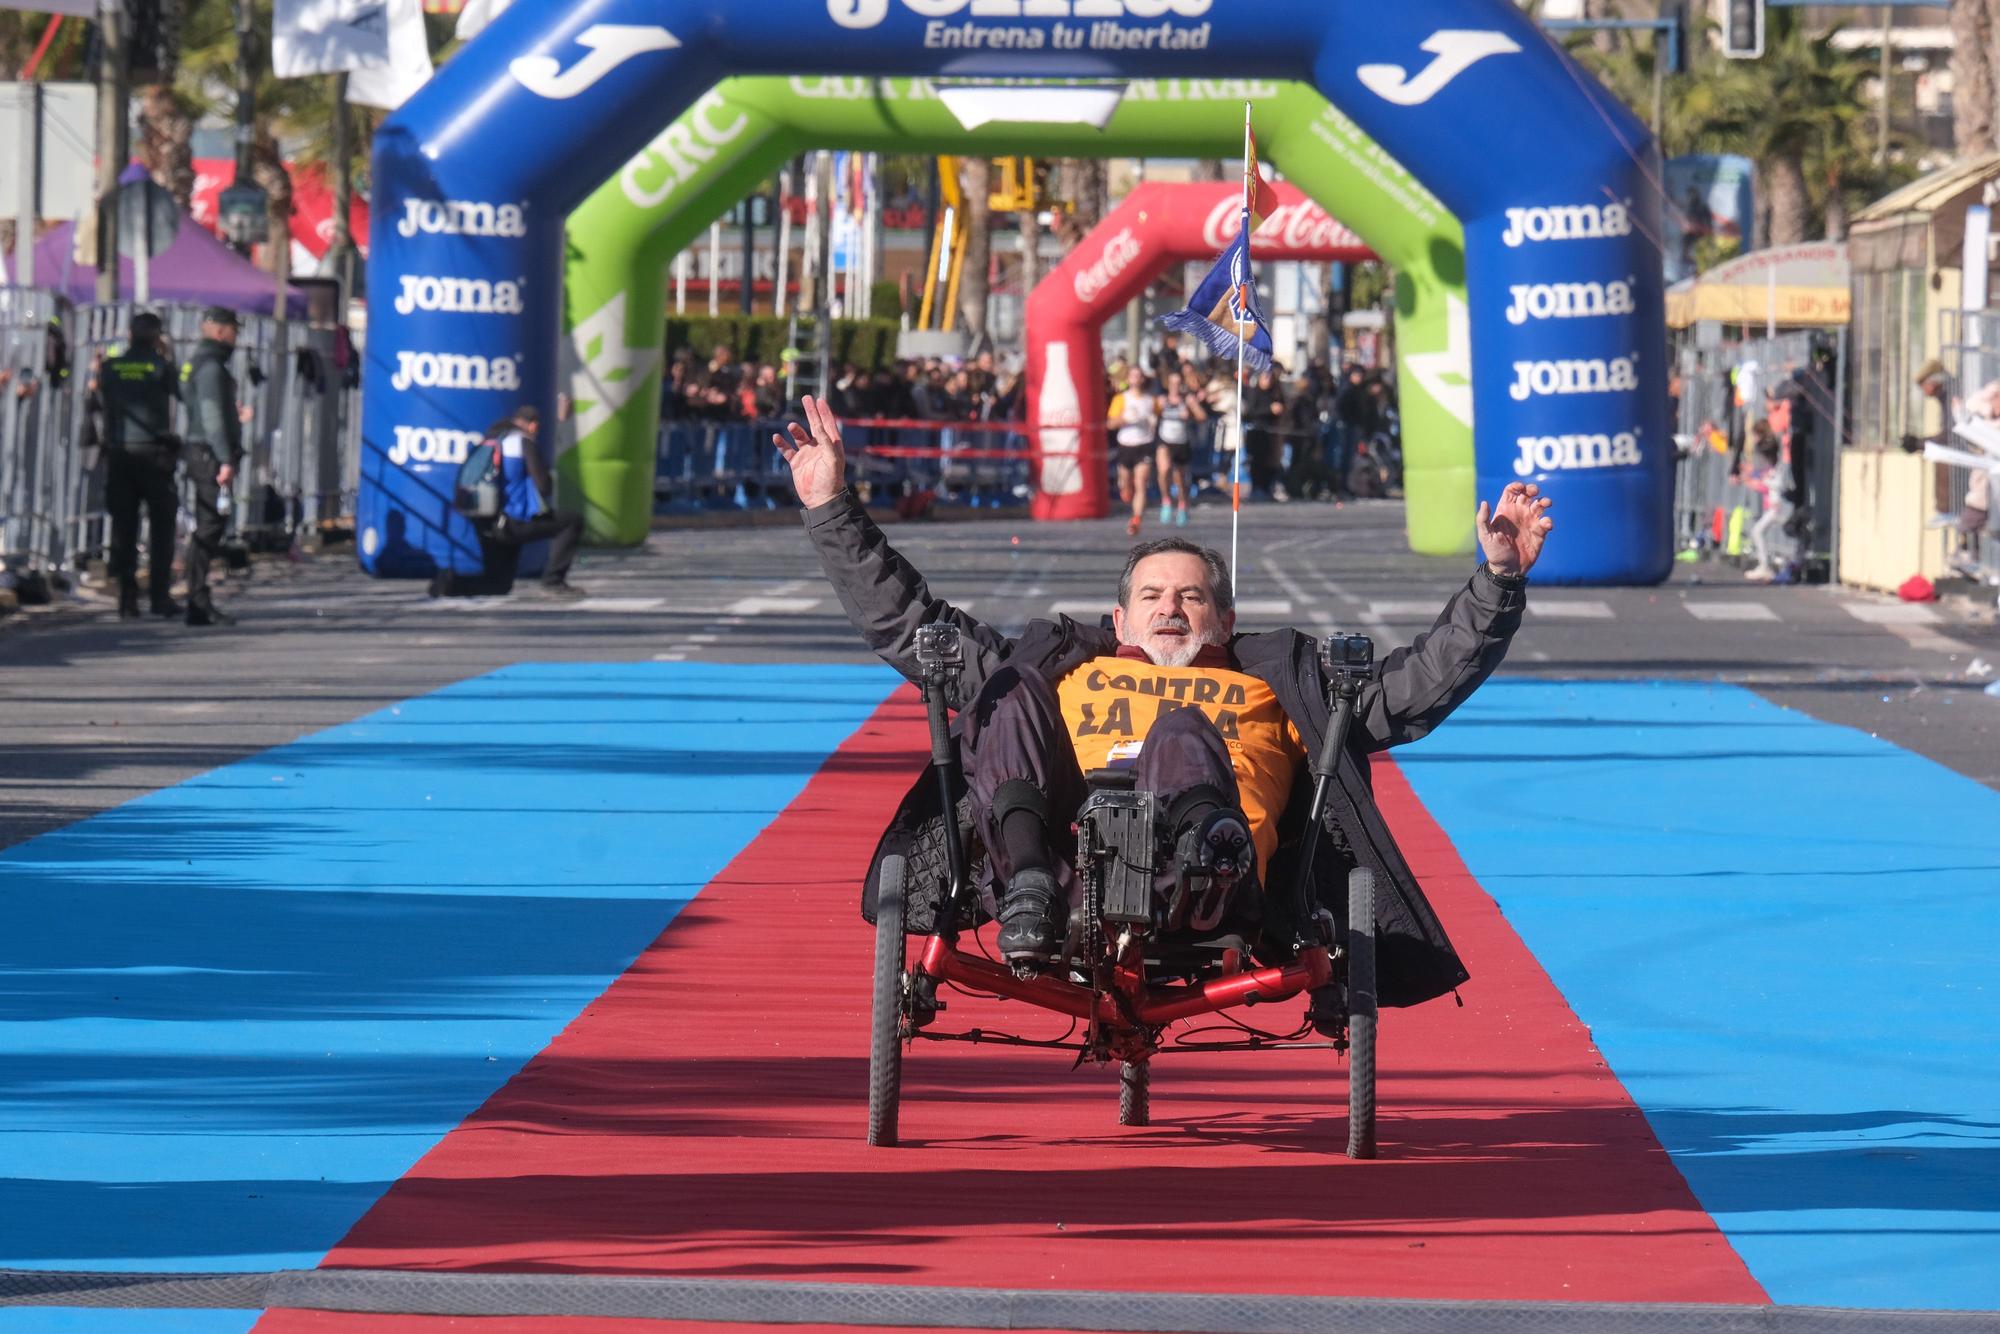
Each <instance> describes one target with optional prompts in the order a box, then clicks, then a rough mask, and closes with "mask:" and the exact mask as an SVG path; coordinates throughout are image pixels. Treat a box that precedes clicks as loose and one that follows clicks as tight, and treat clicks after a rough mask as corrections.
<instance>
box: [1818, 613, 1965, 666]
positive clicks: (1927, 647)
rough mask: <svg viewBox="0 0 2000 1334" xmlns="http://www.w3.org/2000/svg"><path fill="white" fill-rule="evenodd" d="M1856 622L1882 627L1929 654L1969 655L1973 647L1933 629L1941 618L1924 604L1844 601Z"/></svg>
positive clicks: (1912, 646)
mask: <svg viewBox="0 0 2000 1334" xmlns="http://www.w3.org/2000/svg"><path fill="white" fill-rule="evenodd" d="M1840 605H1841V606H1842V607H1843V608H1845V609H1846V611H1847V614H1848V615H1849V616H1852V617H1853V618H1854V619H1855V620H1857V621H1865V622H1867V623H1868V624H1869V625H1879V626H1881V627H1882V628H1883V629H1884V630H1887V631H1888V632H1889V633H1890V634H1892V635H1894V636H1896V638H1898V639H1900V640H1902V641H1903V642H1904V643H1905V644H1908V645H1909V646H1910V647H1911V648H1914V649H1922V650H1924V651H1926V652H1929V653H1947V654H1949V653H1970V652H1972V651H1973V650H1972V645H1970V644H1968V643H1966V642H1965V641H1964V640H1962V639H1954V638H1952V637H1951V636H1950V635H1948V634H1945V633H1944V632H1943V631H1940V630H1937V629H1933V628H1932V627H1934V626H1936V625H1937V623H1938V621H1939V619H1940V617H1939V616H1938V614H1937V612H1936V611H1935V610H1933V609H1932V608H1930V607H1928V606H1926V605H1924V604H1923V603H1921V602H1843V603H1841V604H1840Z"/></svg>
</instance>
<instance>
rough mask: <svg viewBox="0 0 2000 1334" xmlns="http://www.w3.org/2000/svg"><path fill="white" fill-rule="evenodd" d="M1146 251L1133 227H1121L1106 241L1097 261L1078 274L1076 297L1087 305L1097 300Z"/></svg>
mask: <svg viewBox="0 0 2000 1334" xmlns="http://www.w3.org/2000/svg"><path fill="white" fill-rule="evenodd" d="M1144 251H1145V246H1143V245H1141V244H1140V243H1139V239H1138V238H1137V237H1135V236H1133V235H1132V229H1131V228H1130V227H1120V228H1119V229H1118V233H1117V235H1115V236H1113V237H1112V238H1111V239H1110V240H1109V241H1106V242H1105V243H1104V253H1103V254H1102V255H1099V256H1098V257H1097V262H1096V263H1095V264H1091V265H1087V266H1086V267H1085V268H1084V269H1083V270H1082V271H1081V272H1080V273H1078V274H1077V275H1076V299H1077V300H1078V301H1081V302H1083V303H1084V304H1085V305H1089V304H1090V303H1091V302H1093V301H1095V300H1097V298H1098V297H1100V296H1102V295H1104V289H1105V288H1107V287H1109V286H1111V284H1112V283H1113V282H1115V281H1117V278H1118V275H1119V274H1121V273H1123V272H1125V270H1126V269H1128V268H1130V267H1131V266H1132V261H1133V260H1135V259H1137V258H1139V256H1140V255H1141V254H1142V253H1143V252H1144Z"/></svg>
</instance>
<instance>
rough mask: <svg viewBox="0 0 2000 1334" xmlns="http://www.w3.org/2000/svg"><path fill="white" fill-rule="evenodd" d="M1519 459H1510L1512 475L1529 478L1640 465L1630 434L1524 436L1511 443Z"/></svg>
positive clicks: (1636, 444) (1635, 440) (1636, 440)
mask: <svg viewBox="0 0 2000 1334" xmlns="http://www.w3.org/2000/svg"><path fill="white" fill-rule="evenodd" d="M1514 447H1515V448H1516V449H1518V450H1520V451H1521V457H1519V458H1517V459H1515V460H1514V473H1515V475H1516V476H1519V477H1532V476H1533V475H1534V474H1536V473H1538V472H1561V471H1563V470H1564V469H1567V468H1622V467H1627V466H1630V465H1632V464H1637V463H1641V462H1644V459H1643V458H1642V456H1641V455H1640V453H1639V437H1638V434H1637V433H1636V432H1633V431H1620V432H1619V433H1618V434H1617V435H1524V436H1522V437H1521V438H1520V439H1518V440H1516V441H1515V442H1514Z"/></svg>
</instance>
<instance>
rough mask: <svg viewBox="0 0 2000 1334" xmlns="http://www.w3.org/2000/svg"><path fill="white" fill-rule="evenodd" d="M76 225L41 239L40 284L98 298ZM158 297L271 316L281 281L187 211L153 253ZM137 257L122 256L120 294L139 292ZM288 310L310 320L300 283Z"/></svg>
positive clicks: (78, 297)
mask: <svg viewBox="0 0 2000 1334" xmlns="http://www.w3.org/2000/svg"><path fill="white" fill-rule="evenodd" d="M75 242H76V224H75V223H73V222H65V223H63V224H62V225H60V226H58V227H54V228H51V229H50V230H49V231H48V232H47V233H46V234H44V235H43V236H42V238H41V239H40V240H39V241H36V242H35V285H36V286H38V287H41V286H49V287H58V288H59V290H61V291H62V293H63V294H64V295H65V296H67V297H69V299H70V300H72V301H75V302H79V303H82V302H88V301H95V300H97V269H96V268H95V267H94V266H92V265H88V264H78V263H77V262H76V260H75ZM150 277H151V281H152V288H153V300H155V301H189V302H194V303H196V304H198V305H204V306H227V307H229V309H231V310H234V311H240V312H242V313H244V314H248V315H269V314H270V313H271V308H272V306H273V305H274V304H275V302H276V297H277V280H276V279H275V278H273V277H272V276H271V275H270V274H268V273H266V272H264V271H263V270H262V269H260V268H258V267H257V266H256V265H254V264H252V263H250V261H248V260H246V259H244V258H243V257H242V256H241V255H238V254H237V253H236V252H235V251H234V250H231V249H230V248H229V247H228V246H226V245H224V244H223V243H222V242H221V241H219V240H217V239H216V238H215V237H214V236H212V235H210V234H209V232H208V229H207V228H205V227H203V226H202V225H201V224H200V223H198V222H196V221H195V220H194V219H193V218H191V217H189V216H188V215H187V214H185V213H183V214H181V225H180V230H179V231H178V232H177V233H175V235H174V243H173V244H172V245H170V246H168V247H167V248H166V249H165V250H163V251H161V252H160V253H159V254H158V255H156V256H154V258H153V271H152V273H151V275H150ZM133 290H134V288H133V281H132V261H131V259H130V258H129V257H128V256H126V255H123V254H121V255H120V256H119V257H118V296H119V298H120V299H121V300H130V299H131V297H132V293H133ZM285 313H286V314H287V315H289V316H290V317H291V318H293V319H304V318H305V314H306V298H305V296H304V294H303V293H301V292H300V291H299V290H298V289H297V288H294V287H287V288H286V289H285Z"/></svg>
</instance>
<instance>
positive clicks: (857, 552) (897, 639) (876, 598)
mask: <svg viewBox="0 0 2000 1334" xmlns="http://www.w3.org/2000/svg"><path fill="white" fill-rule="evenodd" d="M801 407H802V408H803V409H804V412H805V416H806V425H805V426H801V425H800V424H799V423H797V422H791V423H789V424H788V426H787V432H788V434H789V438H787V435H780V434H774V435H773V436H772V437H771V441H772V443H773V444H775V445H776V446H777V447H778V452H779V453H780V454H782V455H784V459H785V463H786V465H787V466H789V467H790V468H791V470H792V489H793V491H794V492H796V493H797V495H798V498H799V504H800V505H802V506H804V507H805V521H806V534H807V536H809V537H810V538H811V539H812V543H813V549H814V550H816V551H817V552H818V553H819V559H820V565H821V567H822V568H824V569H825V570H826V577H827V579H828V581H829V582H831V583H832V585H833V590H834V592H835V593H836V594H838V595H839V597H840V605H841V607H842V608H843V609H844V610H845V611H846V612H847V619H848V620H849V621H850V622H852V623H853V625H854V628H855V629H857V630H859V631H860V632H861V637H862V638H863V639H865V640H866V641H867V643H868V647H869V648H871V649H873V650H875V652H876V653H877V654H878V655H880V657H881V658H882V660H883V661H884V662H886V663H888V664H889V665H890V666H891V667H894V668H895V669H896V670H897V671H899V672H901V673H902V674H903V675H904V676H906V677H908V678H910V679H911V680H913V681H914V680H916V679H917V663H916V657H915V655H914V650H915V647H916V640H917V628H918V627H919V626H923V625H929V624H931V623H933V622H936V621H944V620H949V621H952V622H955V623H956V624H957V625H958V627H959V629H960V630H961V631H962V632H963V633H964V635H965V641H966V644H965V675H964V677H963V678H962V682H963V690H964V698H966V699H970V698H971V697H972V696H973V695H975V694H977V693H978V691H979V687H980V686H981V685H982V684H983V683H984V682H985V680H986V678H987V677H988V676H989V675H991V674H992V672H993V670H994V668H996V667H998V666H999V665H1000V662H1001V660H1002V659H1003V658H1004V657H1005V656H1006V654H1007V649H1008V641H1007V639H1006V638H1005V637H1004V636H1003V635H1001V634H999V633H998V632H997V631H995V630H993V629H992V628H991V627H990V626H987V625H985V624H983V623H982V622H980V621H979V620H977V619H975V618H974V617H972V616H971V615H969V614H968V613H966V612H964V611H961V610H959V609H958V608H956V607H954V606H952V605H951V604H950V603H949V602H946V601H945V600H944V599H943V598H940V597H935V596H933V595H932V593H931V590H930V585H929V583H928V582H926V580H925V579H924V576H923V575H922V574H921V573H920V572H918V570H917V568H916V566H914V565H912V564H910V562H909V561H908V560H906V559H904V557H903V555H902V553H900V552H898V551H897V550H896V549H895V548H894V547H892V546H890V545H889V539H888V538H887V537H885V536H884V535H883V533H882V530H881V528H880V527H878V526H877V525H876V523H875V521H874V520H873V519H871V518H869V517H868V511H867V510H865V509H863V508H862V506H861V502H860V501H859V500H857V499H856V498H855V496H854V493H853V492H851V491H849V490H848V489H847V451H846V448H845V447H844V445H843V444H842V442H841V434H840V419H839V418H838V417H836V416H835V415H834V412H833V409H832V408H831V407H829V406H828V405H827V403H826V402H825V400H823V399H817V398H813V397H811V396H807V397H806V398H805V399H803V400H801ZM808 428H809V429H808Z"/></svg>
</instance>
